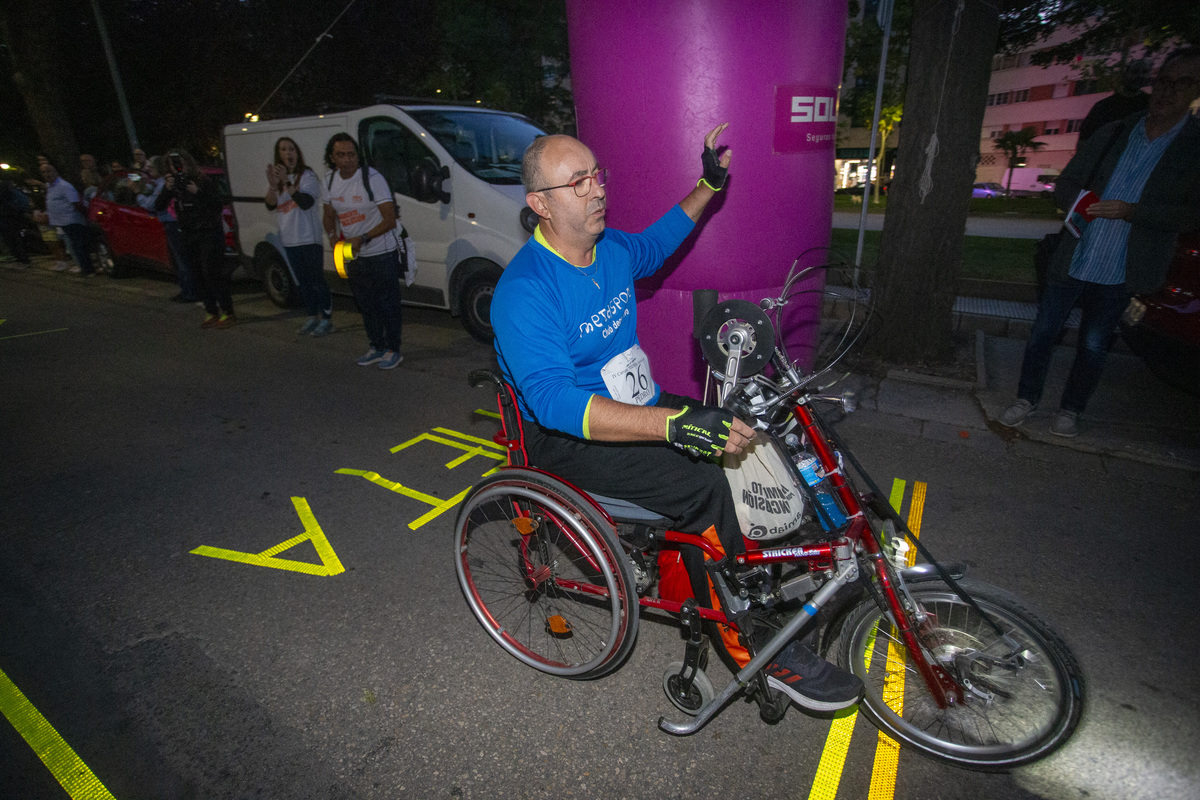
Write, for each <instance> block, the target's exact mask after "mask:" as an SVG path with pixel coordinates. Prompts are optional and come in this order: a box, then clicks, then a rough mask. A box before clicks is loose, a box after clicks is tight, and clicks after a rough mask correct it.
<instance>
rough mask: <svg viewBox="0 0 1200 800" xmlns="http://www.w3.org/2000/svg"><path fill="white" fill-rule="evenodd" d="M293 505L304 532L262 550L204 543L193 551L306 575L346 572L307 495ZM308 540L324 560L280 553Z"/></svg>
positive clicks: (294, 498) (293, 501)
mask: <svg viewBox="0 0 1200 800" xmlns="http://www.w3.org/2000/svg"><path fill="white" fill-rule="evenodd" d="M292 505H294V506H295V507H296V513H297V514H298V515H299V517H300V521H301V522H302V523H304V533H302V534H300V535H299V536H293V537H292V538H291V539H288V540H287V541H284V542H280V543H279V544H277V545H275V546H274V547H269V548H267V549H266V550H263V551H262V552H261V553H243V552H241V551H239V550H226V549H224V548H221V547H209V546H208V545H201V546H199V547H197V548H196V549H195V550H192V551H191V552H192V554H193V555H197V556H208V557H209V558H223V559H225V560H226V561H237V562H240V563H242V564H251V565H253V566H256V567H271V568H272V569H286V570H291V571H292V572H303V573H304V574H306V575H318V576H322V577H328V576H331V575H340V574H341V573H343V572H345V571H346V568H345V567H343V566H342V562H341V561H340V560H339V559H338V557H337V553H335V552H334V551H333V547H332V546H331V545H330V544H329V539H328V538H326V536H325V532H324V531H322V530H321V526H320V525H319V524H317V518H316V517H314V516H313V513H312V509H311V508H309V506H308V501H307V500H305V499H304V498H303V497H293V498H292ZM306 541H308V542H312V544H313V547H314V548H315V549H316V551H317V555H318V556H320V558H321V563H320V564H310V563H308V562H306V561H294V560H292V559H290V558H278V555H279V554H280V553H282V552H283V551H284V550H289V549H291V548H293V547H295V546H296V545H298V544H301V543H303V542H306Z"/></svg>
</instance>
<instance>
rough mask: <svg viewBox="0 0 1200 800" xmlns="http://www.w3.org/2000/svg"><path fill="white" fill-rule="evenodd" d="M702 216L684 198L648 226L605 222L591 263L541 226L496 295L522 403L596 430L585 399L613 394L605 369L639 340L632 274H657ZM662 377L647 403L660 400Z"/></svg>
mask: <svg viewBox="0 0 1200 800" xmlns="http://www.w3.org/2000/svg"><path fill="white" fill-rule="evenodd" d="M694 227H695V224H694V223H693V222H692V220H691V218H689V217H688V215H687V214H685V213H684V211H683V209H682V208H680V207H679V206H678V205H676V206H674V207H672V208H671V210H670V211H668V212H667V213H666V214H664V215H663V216H662V217H661V218H660V219H659V220H658V221H657V222H655V223H654V224H653V225H651V226H650V227H648V228H647V229H646V230H645V231H643V232H642V233H626V232H624V231H618V230H613V229H611V228H610V229H608V230H606V231H605V232H604V235H603V236H602V237H601V238H600V240H599V241H598V242H597V243H596V247H595V251H594V255H593V259H592V264H591V265H590V266H588V267H576V266H574V265H572V264H570V263H569V262H567V261H566V260H565V259H563V258H562V256H560V255H559V254H558V253H556V252H555V251H554V250H553V249H552V248H551V247H550V245H549V244H548V243H547V242H546V240H545V238H543V237H542V235H541V231H540V229H539V230H538V231H537V232H535V234H534V236H533V237H532V238H531V239H530V240H529V241H528V242H526V243H525V246H524V247H522V248H521V250H520V251H518V252H517V254H516V255H515V256H514V257H513V259H512V261H511V262H510V263H509V265H508V267H507V268H506V269H505V270H504V274H503V275H502V276H501V278H500V281H499V282H498V283H497V285H496V292H495V295H494V296H493V298H492V307H491V318H492V328H493V329H494V330H495V333H496V341H495V345H496V356H497V359H498V361H499V363H500V369H501V370H502V371H503V372H504V377H505V378H506V379H507V380H508V382H509V383H511V384H512V385H513V386H514V387H516V389H517V393H518V395H519V398H520V402H521V404H522V411H523V412H524V413H525V414H528V415H530V416H532V417H533V418H534V419H536V420H537V421H538V422H539V423H540V424H541V425H542V426H543V427H546V428H552V429H554V430H559V431H563V432H564V433H569V434H571V435H573V436H579V437H583V438H590V436H589V431H588V428H587V411H588V404H589V403H590V402H591V399H592V396H593V395H601V396H603V397H610V398H611V397H612V394H611V393H610V392H609V390H608V387H607V386H606V385H605V382H604V378H603V376H602V375H601V373H600V371H601V369H603V367H604V365H605V364H608V363H609V362H610V361H611V360H612V359H613V358H615V357H617V356H619V355H621V354H622V353H625V352H626V351H628V350H630V348H632V347H634V346H635V345H637V343H638V340H637V303H636V301H635V299H634V294H633V282H634V281H635V280H637V279H638V278H644V277H646V276H648V275H652V274H654V272H656V271H657V270H658V269H659V267H661V266H662V264H663V262H664V261H665V260H666V258H667V257H668V256H670V255H671V254H672V253H673V252H675V249H676V248H677V247H679V245H680V244H682V243H683V240H684V239H686V238H687V236H688V234H689V233H691V231H692V229H693V228H694ZM659 391H660V390H659V387H658V386H657V385H655V386H654V387H653V392H652V394H651V395H650V399H649V401H648V402H649V403H653V402H654V401H655V400H657V399H658V395H659Z"/></svg>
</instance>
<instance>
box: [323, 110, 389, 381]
mask: <svg viewBox="0 0 1200 800" xmlns="http://www.w3.org/2000/svg"><path fill="white" fill-rule="evenodd" d="M325 165H326V166H327V167H329V178H328V182H327V183H325V184H323V185H322V187H321V188H322V190H323V191H322V200H323V201H324V203H325V212H324V214H325V218H324V225H325V233H326V235H328V237H329V244H330V245H331V246H333V247H336V246H337V242H338V229H339V228H340V229H341V235H342V238H343V239H345V241H346V242H348V243H349V244H350V246H351V248H352V250H353V253H354V259H353V260H352V261H350V262H348V263H347V264H346V271H347V273H348V275H349V280H350V290H351V291H352V292H353V293H354V300H355V302H356V303H358V308H359V310H360V311H362V316H363V326H364V327H365V328H366V329H367V338H368V339H369V340H370V343H371V349H370V350H368V351H367V352H366V353H365V354H364V355H363V356H362V357H361V358H359V359H358V361H357V362H356V363H357V364H358V365H359V366H360V367H366V366H370V365H371V364H378V365H379V369H393V368H395V367H398V366H399V365H400V362H401V361H403V360H404V356H402V355H400V326H401V322H402V320H401V315H400V259H399V253H398V251H399V247H400V245H399V243H398V242H397V241H396V236H395V228H396V203H395V201H394V200H393V199H392V190H391V189H389V188H388V185H387V180H385V179H384V177H383V176H382V175H380V174H379V173H378V172H377V171H376V170H374V169H371V168H370V167H368V166H367V165H366V164H363V163H362V159H361V157H360V155H359V152H358V143H357V142H355V141H354V139H353V138H352V137H351V136H350V134H348V133H335V134H334V135H333V136H332V137H331V138H330V140H329V144H328V145H327V146H326V148H325Z"/></svg>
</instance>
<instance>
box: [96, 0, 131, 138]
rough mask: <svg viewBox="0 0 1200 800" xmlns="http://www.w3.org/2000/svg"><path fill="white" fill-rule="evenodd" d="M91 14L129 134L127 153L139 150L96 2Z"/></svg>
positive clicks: (122, 87)
mask: <svg viewBox="0 0 1200 800" xmlns="http://www.w3.org/2000/svg"><path fill="white" fill-rule="evenodd" d="M92 14H94V15H95V17H96V29H97V30H99V31H100V41H101V43H103V45H104V56H105V57H106V58H107V59H108V70H109V72H111V73H112V80H113V86H114V87H116V90H117V103H118V104H119V105H120V106H121V118H122V119H123V120H125V132H126V133H128V134H129V152H130V153H132V152H133V151H134V150H140V149H141V145H139V144H138V138H137V131H135V130H134V128H133V115H132V114H130V113H129V101H127V100H126V99H125V85H124V84H122V83H121V73H120V71H119V70H118V69H117V59H116V57H115V56H113V50H112V43H111V42H109V40H108V28H106V27H105V25H104V17H102V16H100V4H99V2H98V0H92Z"/></svg>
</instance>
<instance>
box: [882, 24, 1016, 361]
mask: <svg viewBox="0 0 1200 800" xmlns="http://www.w3.org/2000/svg"><path fill="white" fill-rule="evenodd" d="M998 32H999V15H998V12H997V10H996V7H995V6H994V5H992V4H989V3H986V2H983V0H957V1H956V0H948V1H947V0H917V2H916V3H915V5H914V8H913V26H912V38H911V50H910V56H909V63H908V76H909V78H908V92H907V95H906V97H905V100H904V110H905V114H904V125H903V126H901V129H900V147H899V152H898V153H897V159H896V176H895V178H894V179H893V181H892V185H891V188H890V189H889V190H888V213H887V216H886V217H885V218H884V224H883V236H882V239H881V242H880V248H879V253H880V255H879V265H878V269H879V276H878V279H877V281H876V284H875V285H876V314H877V315H878V323H879V324H878V327H877V330H876V333H875V335H874V336H872V338H871V340H870V344H869V349H870V351H871V352H873V353H875V354H876V355H878V356H881V357H882V358H883V359H884V360H886V361H892V362H899V363H906V364H918V363H929V362H934V361H941V360H945V359H946V358H948V357H949V355H950V354H951V352H952V336H951V322H952V311H953V307H954V298H955V295H956V294H957V284H958V273H959V268H960V266H961V261H962V247H963V234H964V231H965V230H966V223H967V207H968V204H969V202H970V198H971V184H972V183H973V182H974V180H975V166H976V163H977V161H978V157H979V131H980V127H981V126H982V124H983V111H984V104H985V99H986V97H987V86H988V79H989V77H990V72H991V63H992V54H993V53H994V52H995V49H996V38H997V34H998ZM935 136H936V143H933V139H934V137H935ZM923 186H924V189H922V187H923ZM922 191H924V193H925V194H924V196H922Z"/></svg>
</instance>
